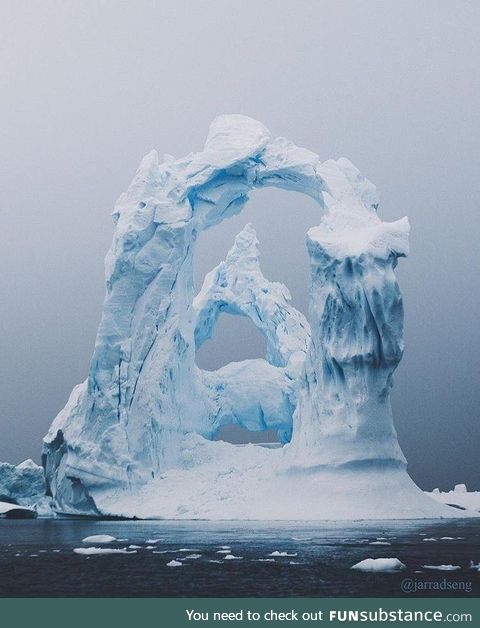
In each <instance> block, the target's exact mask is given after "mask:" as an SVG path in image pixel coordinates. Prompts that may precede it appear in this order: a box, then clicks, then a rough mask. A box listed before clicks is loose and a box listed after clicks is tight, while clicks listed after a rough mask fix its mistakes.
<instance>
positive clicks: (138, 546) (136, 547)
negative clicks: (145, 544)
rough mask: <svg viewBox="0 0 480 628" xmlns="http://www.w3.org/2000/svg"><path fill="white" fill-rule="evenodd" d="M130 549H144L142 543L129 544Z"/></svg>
mask: <svg viewBox="0 0 480 628" xmlns="http://www.w3.org/2000/svg"><path fill="white" fill-rule="evenodd" d="M128 549H143V548H142V546H141V545H129V546H128Z"/></svg>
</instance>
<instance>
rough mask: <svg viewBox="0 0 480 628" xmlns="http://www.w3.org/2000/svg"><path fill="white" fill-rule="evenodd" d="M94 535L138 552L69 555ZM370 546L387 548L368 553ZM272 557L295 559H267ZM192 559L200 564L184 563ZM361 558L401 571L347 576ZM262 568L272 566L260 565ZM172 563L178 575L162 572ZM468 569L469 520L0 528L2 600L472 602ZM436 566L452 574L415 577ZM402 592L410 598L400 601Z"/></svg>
mask: <svg viewBox="0 0 480 628" xmlns="http://www.w3.org/2000/svg"><path fill="white" fill-rule="evenodd" d="M93 534H109V535H112V536H115V537H116V538H118V539H127V540H122V541H118V542H115V543H112V544H110V545H107V546H103V547H117V548H120V547H122V548H123V547H127V546H128V545H130V544H133V545H139V546H140V547H141V549H137V550H136V553H132V554H117V555H106V556H105V555H104V556H100V555H96V556H89V557H87V556H82V555H78V554H75V553H74V552H73V549H74V548H78V547H82V546H83V547H86V546H89V545H92V544H83V543H82V539H83V538H84V537H86V536H89V535H93ZM441 537H453V540H450V539H444V540H441ZM458 537H460V538H458ZM378 538H381V539H386V541H383V542H388V543H391V545H370V544H369V542H375V541H376V540H377V539H378ZM425 538H430V539H431V538H433V539H436V540H433V541H424V540H423V539H425ZM151 539H155V540H157V539H158V542H157V543H150V546H154V549H152V547H151V548H150V549H147V546H148V545H149V544H148V543H147V540H151ZM222 545H225V546H230V548H231V553H232V554H233V555H234V556H237V557H241V559H237V560H225V554H219V553H217V552H218V550H220V549H221V547H220V546H222ZM97 546H99V545H97ZM180 550H187V551H180ZM275 551H279V552H287V553H289V554H295V556H276V557H272V556H269V554H271V553H272V552H275ZM156 552H159V553H156ZM198 554H201V556H200V557H199V558H187V557H188V556H191V555H198ZM369 557H372V558H377V557H389V558H390V557H396V558H398V559H399V560H401V561H402V562H403V563H405V565H406V566H407V569H406V570H404V571H402V572H400V573H363V572H359V571H356V570H352V569H351V567H352V565H354V564H355V563H357V562H359V561H360V560H363V559H365V558H369ZM265 558H268V559H272V558H274V561H271V560H270V561H267V562H265V561H261V560H259V559H265ZM171 560H176V561H178V562H181V563H182V566H181V567H168V566H167V563H168V562H169V561H171ZM471 560H473V561H474V562H475V563H479V562H480V521H479V520H475V519H468V520H463V521H462V520H458V521H443V522H442V521H437V520H436V521H425V520H424V521H400V522H388V521H374V522H339V523H332V522H325V523H322V522H320V523H319V522H312V523H305V522H301V523H295V522H288V523H282V522H280V523H279V522H205V521H185V522H179V521H175V522H173V521H148V522H145V521H92V520H74V519H58V520H43V521H42V520H0V596H1V597H13V596H26V597H43V596H48V597H54V596H65V597H72V596H95V597H110V596H122V597H251V596H268V597H287V596H310V597H324V596H349V597H350V596H352V597H353V596H394V597H397V596H399V597H400V596H409V597H414V596H423V597H424V596H435V595H437V596H449V595H450V596H455V597H469V596H472V597H478V595H479V594H480V572H479V571H477V570H475V569H472V568H471V567H470V561H471ZM211 561H220V562H211ZM442 564H443V565H454V566H459V567H460V569H458V570H455V571H438V570H432V569H426V568H424V567H423V565H433V566H438V565H442ZM405 581H410V584H409V583H408V582H407V585H405ZM402 582H403V585H402ZM412 583H413V584H412ZM426 583H427V584H426ZM428 583H431V584H428ZM455 583H456V584H455ZM402 586H403V588H404V589H405V588H408V589H409V590H408V591H406V592H404V591H402ZM425 586H427V587H429V589H425ZM415 587H416V588H417V591H416V592H414V591H413V588H415ZM418 587H420V589H419V588H418ZM447 587H450V588H447ZM452 587H457V588H456V589H453V588H452Z"/></svg>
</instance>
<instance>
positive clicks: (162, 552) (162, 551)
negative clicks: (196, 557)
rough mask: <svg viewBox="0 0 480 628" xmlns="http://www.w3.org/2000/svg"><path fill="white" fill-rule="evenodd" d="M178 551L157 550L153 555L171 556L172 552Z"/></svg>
mask: <svg viewBox="0 0 480 628" xmlns="http://www.w3.org/2000/svg"><path fill="white" fill-rule="evenodd" d="M175 551H176V550H169V549H168V550H157V551H156V552H155V551H154V552H152V554H170V553H171V552H175Z"/></svg>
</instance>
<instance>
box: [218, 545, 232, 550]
mask: <svg viewBox="0 0 480 628" xmlns="http://www.w3.org/2000/svg"><path fill="white" fill-rule="evenodd" d="M219 547H220V549H222V550H229V549H230V548H231V547H232V546H231V545H219Z"/></svg>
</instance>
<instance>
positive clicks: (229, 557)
mask: <svg viewBox="0 0 480 628" xmlns="http://www.w3.org/2000/svg"><path fill="white" fill-rule="evenodd" d="M242 558H243V556H234V555H233V554H227V555H226V556H225V560H242Z"/></svg>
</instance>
